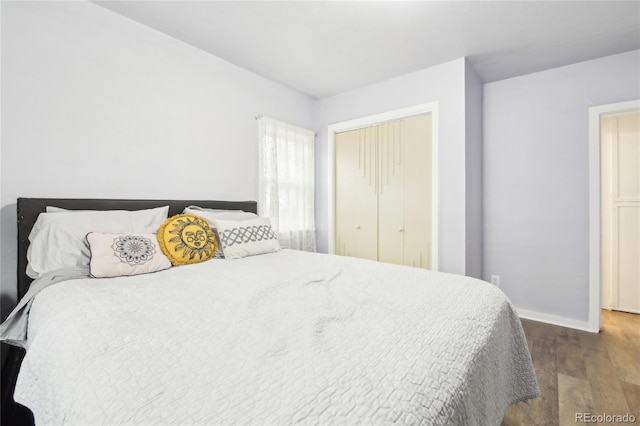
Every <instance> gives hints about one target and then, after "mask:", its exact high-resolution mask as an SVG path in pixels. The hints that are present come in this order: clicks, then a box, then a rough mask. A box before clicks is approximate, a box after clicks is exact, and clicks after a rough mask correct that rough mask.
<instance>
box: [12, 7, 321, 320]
mask: <svg viewBox="0 0 640 426" xmlns="http://www.w3.org/2000/svg"><path fill="white" fill-rule="evenodd" d="M1 7H2V116H1V119H2V134H1V137H2V146H1V152H2V160H1V165H2V168H1V174H0V177H1V179H2V183H1V188H2V199H1V202H2V210H1V211H2V215H1V232H2V234H1V235H2V241H1V243H2V245H1V248H2V257H1V259H2V261H1V263H0V267H1V274H0V276H1V278H2V284H1V287H0V292H1V296H2V305H1V307H2V312H1V314H2V318H4V317H5V316H6V315H7V314H8V313H9V312H8V311H9V310H10V309H11V308H12V307H13V305H14V304H15V294H16V289H15V287H16V212H15V203H16V198H17V197H60V198H62V197H78V198H89V197H95V198H101V197H105V198H147V199H152V198H172V199H181V198H182V199H200V198H202V199H226V200H231V199H236V200H237V199H239V200H256V199H257V195H258V176H257V170H258V167H257V163H258V151H257V148H258V145H257V134H258V131H257V124H256V122H255V120H254V117H255V115H256V114H258V113H262V114H265V115H268V116H272V117H275V118H279V119H282V120H285V121H288V122H291V123H295V124H298V125H300V126H303V127H307V128H313V108H314V102H313V100H312V99H311V98H309V97H307V96H304V95H301V94H300V93H298V92H295V91H293V90H290V89H287V88H285V87H283V86H281V85H278V84H276V83H274V82H271V81H269V80H266V79H264V78H262V77H259V76H257V75H255V74H253V73H250V72H248V71H246V70H243V69H241V68H238V67H236V66H233V65H231V64H229V63H227V62H225V61H223V60H221V59H218V58H216V57H214V56H212V55H210V54H207V53H205V52H203V51H201V50H199V49H196V48H194V47H192V46H189V45H187V44H185V43H183V42H180V41H178V40H175V39H173V38H171V37H168V36H166V35H164V34H162V33H160V32H157V31H155V30H152V29H150V28H148V27H146V26H144V25H141V24H138V23H136V22H134V21H132V20H130V19H127V18H124V17H122V16H120V15H117V14H115V13H113V12H111V11H109V10H107V9H104V8H102V7H99V6H97V5H94V4H92V3H89V2H2V5H1Z"/></svg>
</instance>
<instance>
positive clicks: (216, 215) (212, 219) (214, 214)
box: [183, 206, 259, 228]
mask: <svg viewBox="0 0 640 426" xmlns="http://www.w3.org/2000/svg"><path fill="white" fill-rule="evenodd" d="M183 213H189V214H193V215H196V216H200V217H201V218H204V219H207V222H209V226H211V227H213V228H215V227H216V220H218V219H223V220H249V219H257V218H258V217H259V216H258V215H257V214H255V213H251V212H245V211H243V210H216V209H204V208H202V207H198V206H189V207H187V208H185V209H184V211H183Z"/></svg>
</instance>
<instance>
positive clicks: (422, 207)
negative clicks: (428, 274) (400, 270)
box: [402, 114, 433, 269]
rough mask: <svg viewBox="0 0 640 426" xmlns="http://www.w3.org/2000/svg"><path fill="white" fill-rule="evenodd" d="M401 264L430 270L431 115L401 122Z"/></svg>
mask: <svg viewBox="0 0 640 426" xmlns="http://www.w3.org/2000/svg"><path fill="white" fill-rule="evenodd" d="M402 125H403V127H402V133H403V138H402V140H403V141H404V143H403V144H402V146H403V151H402V164H403V171H404V211H403V214H404V264H405V265H409V266H417V267H419V268H425V269H431V237H432V235H431V222H432V217H431V203H432V191H431V189H432V170H433V159H432V158H431V115H430V114H429V115H419V116H416V117H412V118H409V119H407V120H404V121H403V122H402Z"/></svg>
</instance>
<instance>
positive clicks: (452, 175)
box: [316, 58, 466, 274]
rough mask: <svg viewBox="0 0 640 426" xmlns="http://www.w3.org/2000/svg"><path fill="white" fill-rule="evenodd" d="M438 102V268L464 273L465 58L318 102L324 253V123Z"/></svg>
mask: <svg viewBox="0 0 640 426" xmlns="http://www.w3.org/2000/svg"><path fill="white" fill-rule="evenodd" d="M436 101H437V102H438V114H439V141H438V143H439V148H438V149H439V157H438V161H439V176H438V179H439V194H438V196H439V200H438V203H439V209H438V215H439V226H438V233H439V239H438V244H439V263H440V270H442V271H447V272H453V273H460V274H464V273H465V242H466V241H465V60H464V59H463V58H461V59H457V60H455V61H451V62H447V63H445V64H442V65H438V66H435V67H431V68H427V69H424V70H421V71H417V72H414V73H411V74H407V75H404V76H402V77H398V78H394V79H391V80H387V81H384V82H382V83H377V84H374V85H370V86H366V87H363V88H361V89H356V90H352V91H349V92H346V93H343V94H340V95H336V96H333V97H330V98H325V99H321V100H320V101H318V102H317V105H316V129H317V130H318V131H319V133H318V137H317V139H316V225H317V228H318V233H317V236H318V250H319V251H324V252H326V251H327V237H328V235H327V225H328V217H327V216H328V213H327V203H328V175H327V170H328V166H329V163H328V161H329V158H328V153H327V149H328V148H327V126H328V125H330V124H335V123H339V122H342V121H347V120H351V119H355V118H359V117H365V116H369V115H373V114H378V113H383V112H387V111H393V110H396V109H400V108H405V107H409V106H414V105H419V104H424V103H429V102H436Z"/></svg>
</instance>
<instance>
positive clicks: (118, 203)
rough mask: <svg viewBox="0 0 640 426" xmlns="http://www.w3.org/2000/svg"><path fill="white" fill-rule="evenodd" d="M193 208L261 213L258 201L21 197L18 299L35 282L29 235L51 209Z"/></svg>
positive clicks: (176, 211)
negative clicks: (29, 264)
mask: <svg viewBox="0 0 640 426" xmlns="http://www.w3.org/2000/svg"><path fill="white" fill-rule="evenodd" d="M190 205H196V206H200V207H205V208H210V209H225V210H244V211H246V212H252V213H257V212H258V204H257V203H256V202H255V201H203V200H110V199H71V198H18V300H19V299H20V298H22V296H23V295H24V294H25V293H26V292H27V290H28V289H29V285H30V284H31V281H33V280H32V279H31V278H29V276H27V274H26V269H27V248H28V247H29V233H30V232H31V228H33V225H34V224H35V223H36V219H37V218H38V215H39V214H40V213H43V212H45V211H46V208H47V206H55V207H61V208H63V209H69V210H143V209H152V208H154V207H162V206H169V216H173V215H176V214H180V213H182V211H183V210H184V208H185V207H187V206H190Z"/></svg>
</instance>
